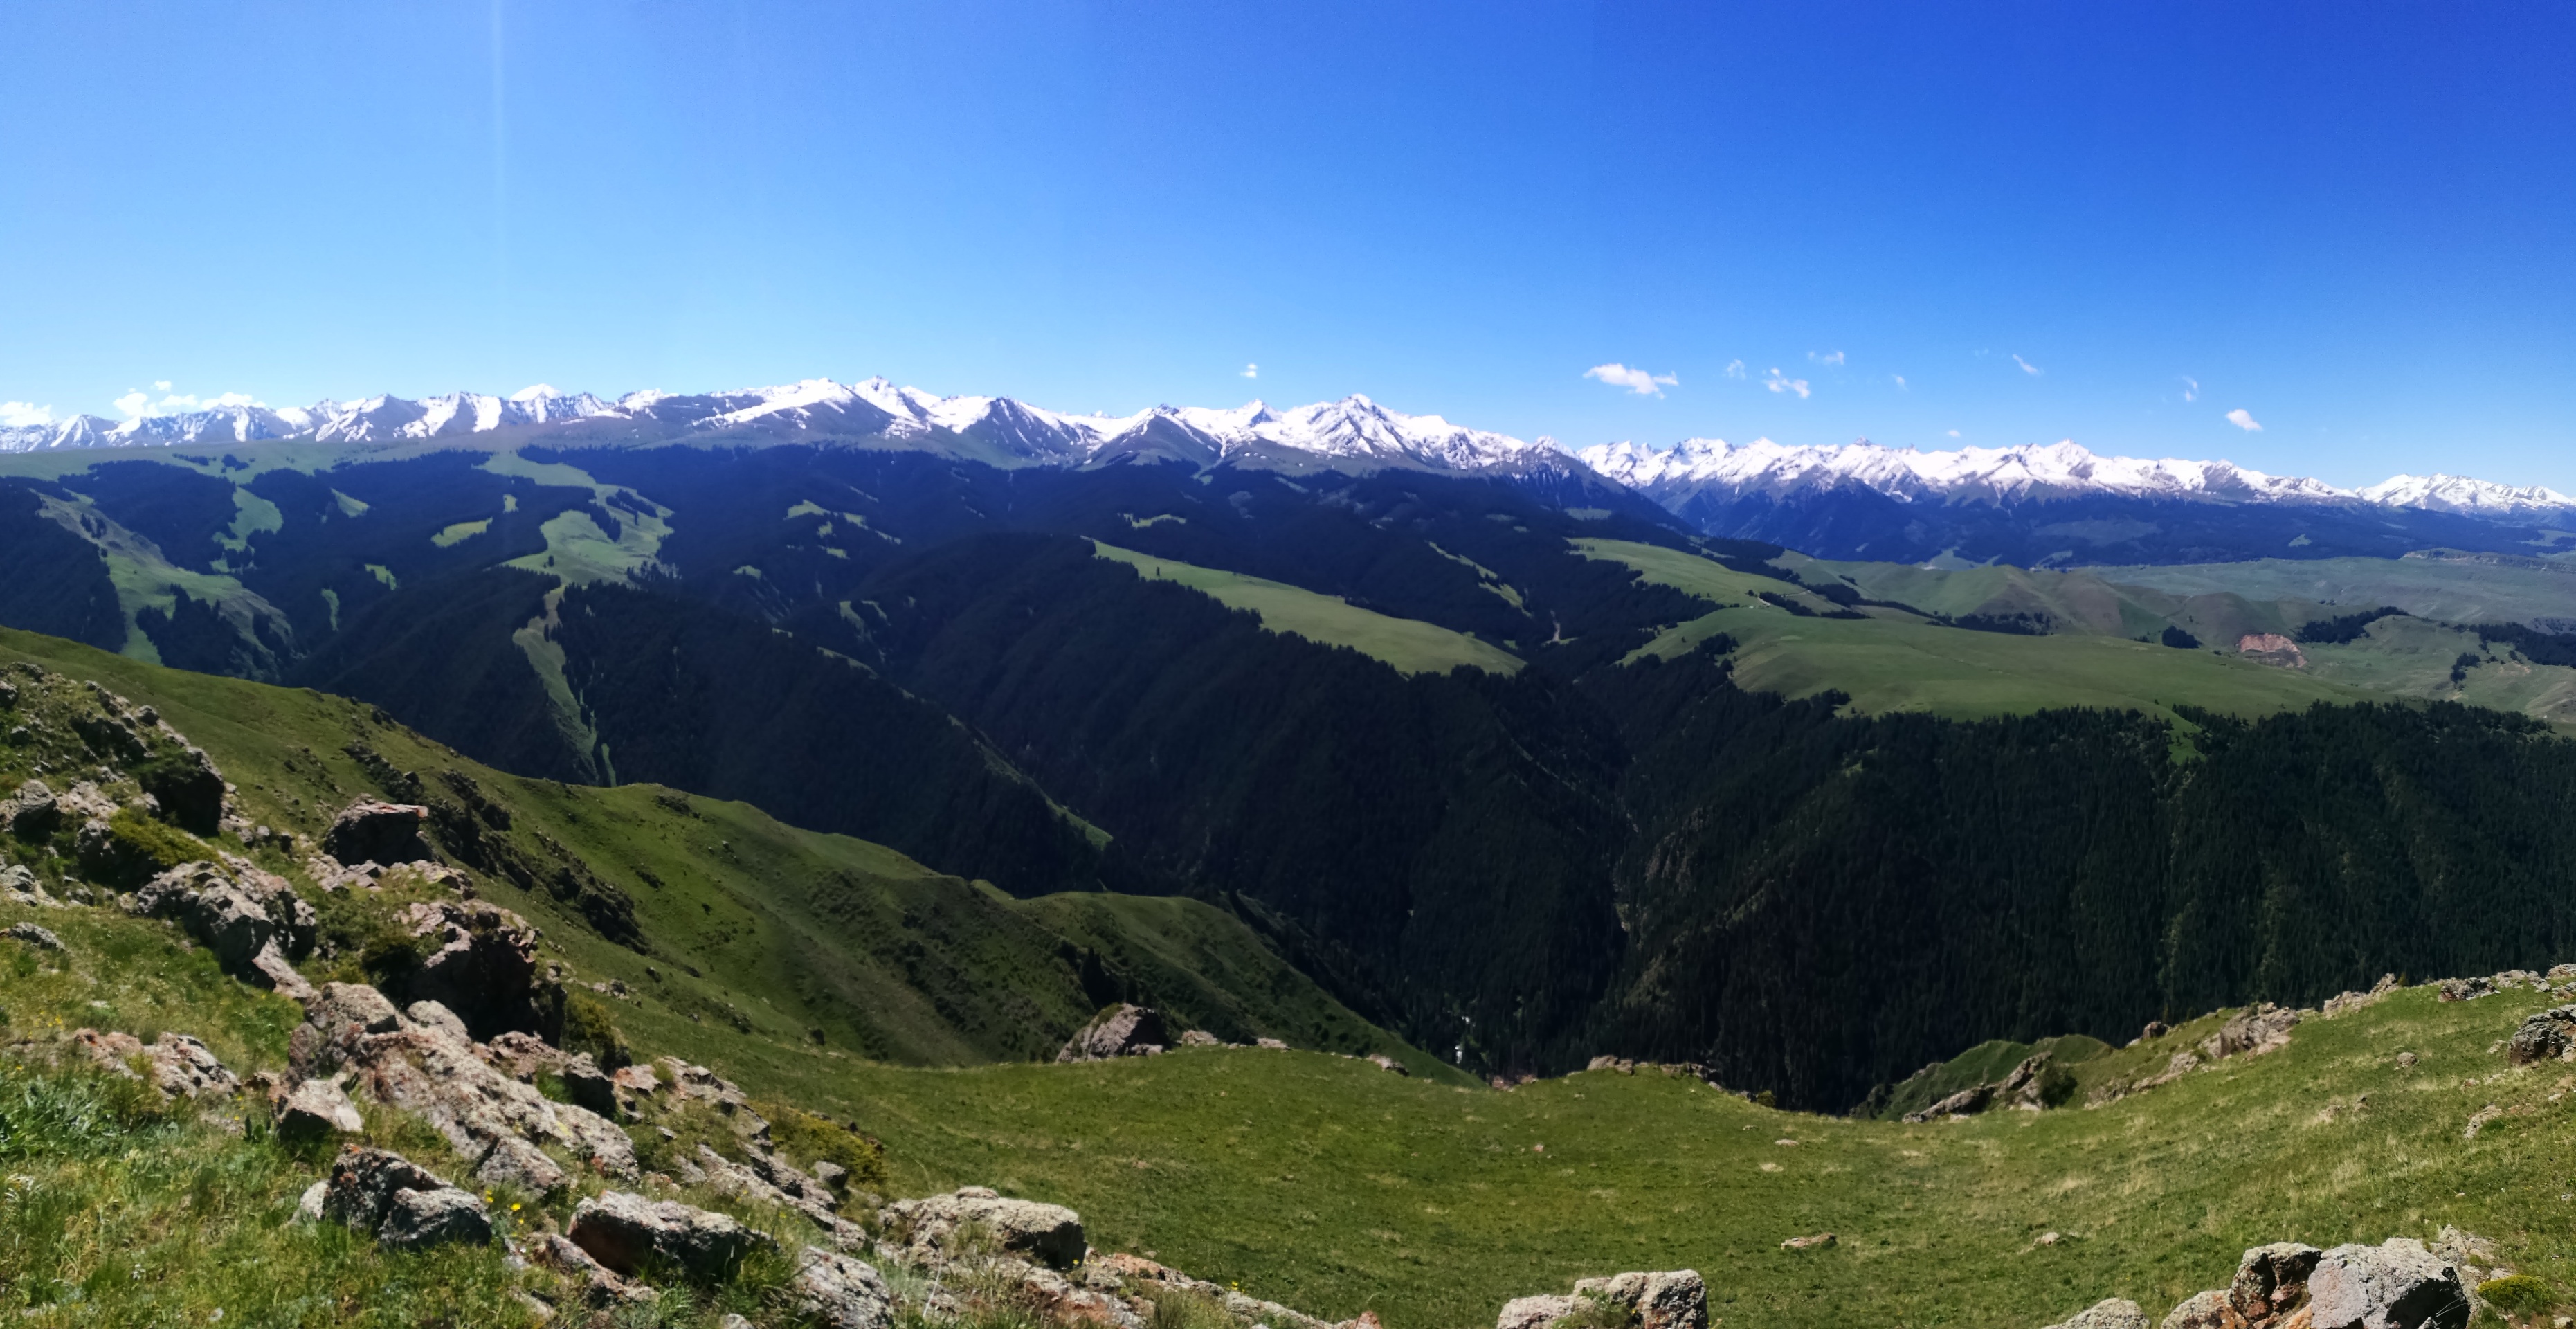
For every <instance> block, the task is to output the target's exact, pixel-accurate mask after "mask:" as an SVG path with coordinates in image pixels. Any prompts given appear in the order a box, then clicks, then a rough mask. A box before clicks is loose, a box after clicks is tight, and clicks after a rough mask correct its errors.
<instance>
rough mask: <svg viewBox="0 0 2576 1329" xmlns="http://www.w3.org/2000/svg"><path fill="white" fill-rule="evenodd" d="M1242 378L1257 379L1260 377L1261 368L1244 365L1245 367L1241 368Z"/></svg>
mask: <svg viewBox="0 0 2576 1329" xmlns="http://www.w3.org/2000/svg"><path fill="white" fill-rule="evenodd" d="M1243 376H1244V377H1245V378H1259V377H1261V366H1259V365H1245V366H1244V367H1243Z"/></svg>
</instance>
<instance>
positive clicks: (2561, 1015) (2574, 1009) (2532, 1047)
mask: <svg viewBox="0 0 2576 1329" xmlns="http://www.w3.org/2000/svg"><path fill="white" fill-rule="evenodd" d="M2570 1048H2576V1006H2554V1007H2551V1008H2550V1009H2548V1010H2545V1011H2540V1012H2537V1013H2535V1014H2533V1015H2530V1016H2528V1017H2525V1018H2524V1020H2523V1022H2522V1027H2521V1028H2519V1029H2516V1030H2514V1031H2513V1037H2512V1038H2510V1039H2508V1040H2506V1042H2505V1045H2504V1057H2505V1060H2506V1061H2508V1062H2510V1063H2512V1064H2513V1065H2516V1066H2528V1065H2530V1064H2531V1063H2533V1062H2535V1061H2555V1060H2557V1059H2558V1058H2560V1057H2563V1056H2566V1055H2567V1053H2568V1050H2569V1049H2570Z"/></svg>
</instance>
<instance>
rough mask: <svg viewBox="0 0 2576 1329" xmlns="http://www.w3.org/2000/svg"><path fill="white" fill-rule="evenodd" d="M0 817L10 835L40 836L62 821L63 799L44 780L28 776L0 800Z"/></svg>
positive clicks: (50, 831)
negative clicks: (15, 790)
mask: <svg viewBox="0 0 2576 1329" xmlns="http://www.w3.org/2000/svg"><path fill="white" fill-rule="evenodd" d="M0 821H5V822H7V823H8V827H9V832H10V834H12V835H19V836H24V837H26V838H27V839H30V840H41V839H43V838H44V837H46V836H48V835H51V834H53V833H54V829H55V828H56V827H58V826H60V825H62V821H63V809H62V803H61V801H60V800H58V799H56V798H55V797H54V791H53V790H52V789H51V788H49V787H47V785H46V784H45V782H44V781H42V780H29V781H28V782H26V783H25V784H22V785H20V786H18V792H17V793H16V794H15V795H13V796H11V798H10V799H9V801H8V802H6V803H0Z"/></svg>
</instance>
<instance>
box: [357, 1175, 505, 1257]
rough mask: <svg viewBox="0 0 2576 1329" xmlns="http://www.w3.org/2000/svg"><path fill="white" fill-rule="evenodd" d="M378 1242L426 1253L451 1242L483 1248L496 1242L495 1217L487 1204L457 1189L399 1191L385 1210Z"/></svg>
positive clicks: (377, 1233) (391, 1246) (394, 1247)
mask: <svg viewBox="0 0 2576 1329" xmlns="http://www.w3.org/2000/svg"><path fill="white" fill-rule="evenodd" d="M376 1240H377V1241H379V1242H382V1243H384V1244H385V1245H386V1246H388V1247H390V1248H392V1249H394V1250H398V1251H417V1250H426V1249H428V1248H429V1247H432V1246H444V1245H447V1244H449V1243H451V1242H460V1241H461V1242H466V1243H468V1244H471V1245H476V1246H481V1245H486V1244H489V1243H490V1242H491V1240H492V1216H491V1215H490V1214H488V1213H485V1212H484V1210H483V1202H482V1201H481V1200H478V1199H475V1198H474V1197H473V1196H471V1195H469V1194H467V1193H465V1192H464V1191H461V1190H458V1189H456V1188H455V1187H453V1186H448V1187H444V1188H441V1189H437V1190H427V1191H420V1190H397V1191H395V1192H394V1193H393V1198H392V1199H391V1200H390V1201H389V1202H388V1203H387V1204H386V1206H385V1216H384V1220H383V1222H382V1223H380V1224H379V1225H378V1226H377V1228H376Z"/></svg>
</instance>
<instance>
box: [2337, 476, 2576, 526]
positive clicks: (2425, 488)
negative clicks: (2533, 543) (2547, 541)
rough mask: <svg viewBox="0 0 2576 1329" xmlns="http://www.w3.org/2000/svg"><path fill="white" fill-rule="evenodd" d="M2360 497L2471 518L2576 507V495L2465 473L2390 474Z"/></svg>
mask: <svg viewBox="0 0 2576 1329" xmlns="http://www.w3.org/2000/svg"><path fill="white" fill-rule="evenodd" d="M2361 496H2362V497H2363V498H2366V499H2368V500H2370V501H2371V502H2373V503H2377V504H2380V505H2381V506H2383V507H2392V508H2424V509H2427V510H2429V511H2433V512H2456V513H2459V514H2461V515H2463V516H2470V517H2513V516H2522V515H2526V514H2531V513H2550V512H2561V511H2564V510H2566V509H2569V508H2576V498H2569V497H2568V496H2567V495H2565V494H2562V493H2559V492H2558V491H2557V490H2555V489H2550V488H2547V487H2545V486H2541V485H2519V486H2517V485H2502V484H2497V483H2496V482H2494V481H2492V480H2472V479H2469V478H2467V477H2465V476H2457V475H2442V474H2439V473H2436V474H2433V475H2392V476H2390V477H2388V478H2387V479H2385V480H2382V481H2380V482H2379V483H2378V484H2375V485H2369V486H2365V487H2364V488H2363V489H2362V490H2361Z"/></svg>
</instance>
